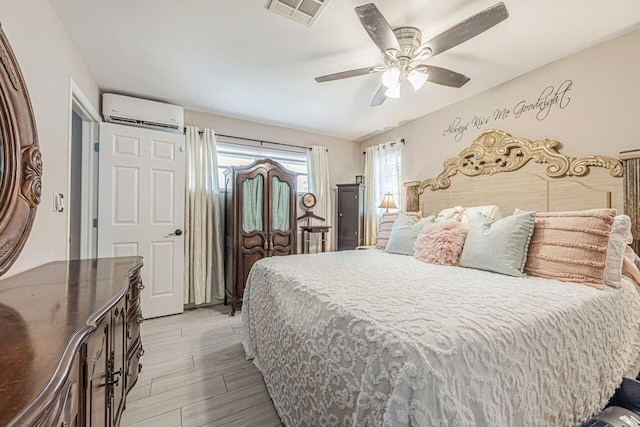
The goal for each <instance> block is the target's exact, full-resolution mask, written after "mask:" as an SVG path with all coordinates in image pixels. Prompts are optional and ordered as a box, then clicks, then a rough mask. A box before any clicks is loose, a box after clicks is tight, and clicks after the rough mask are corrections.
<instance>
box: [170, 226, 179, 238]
mask: <svg viewBox="0 0 640 427" xmlns="http://www.w3.org/2000/svg"><path fill="white" fill-rule="evenodd" d="M181 235H182V230H180V229H179V228H178V229H177V230H176V231H174V232H173V233H169V234H168V235H167V237H169V236H181Z"/></svg>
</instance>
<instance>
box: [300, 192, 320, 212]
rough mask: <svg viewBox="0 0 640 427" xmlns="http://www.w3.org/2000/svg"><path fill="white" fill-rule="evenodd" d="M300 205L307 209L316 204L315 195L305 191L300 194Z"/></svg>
mask: <svg viewBox="0 0 640 427" xmlns="http://www.w3.org/2000/svg"><path fill="white" fill-rule="evenodd" d="M301 200H302V206H304V207H305V208H307V209H311V208H312V207H314V206H315V205H316V202H317V200H316V195H315V194H313V193H305V194H303V195H302V199H301Z"/></svg>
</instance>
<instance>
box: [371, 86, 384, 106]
mask: <svg viewBox="0 0 640 427" xmlns="http://www.w3.org/2000/svg"><path fill="white" fill-rule="evenodd" d="M386 91H387V88H386V87H385V86H384V85H382V86H380V89H378V91H377V92H376V94H375V95H373V99H372V100H371V106H372V107H377V106H378V105H382V104H384V101H386V100H387V95H385V94H384V93H385V92H386Z"/></svg>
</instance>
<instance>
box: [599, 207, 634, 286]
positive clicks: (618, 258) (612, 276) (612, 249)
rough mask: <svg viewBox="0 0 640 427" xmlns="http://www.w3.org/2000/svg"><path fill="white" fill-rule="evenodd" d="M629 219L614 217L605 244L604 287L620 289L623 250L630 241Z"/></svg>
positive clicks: (621, 216) (625, 216)
mask: <svg viewBox="0 0 640 427" xmlns="http://www.w3.org/2000/svg"><path fill="white" fill-rule="evenodd" d="M632 239H633V237H632V235H631V218H629V217H628V216H627V215H616V217H615V218H614V219H613V225H612V226H611V233H610V234H609V243H608V244H607V257H606V260H605V268H604V277H603V279H604V280H603V281H604V284H605V285H608V286H611V287H612V288H620V287H622V261H623V260H624V250H625V248H626V246H627V243H629V240H632Z"/></svg>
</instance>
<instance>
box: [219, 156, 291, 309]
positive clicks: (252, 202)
mask: <svg viewBox="0 0 640 427" xmlns="http://www.w3.org/2000/svg"><path fill="white" fill-rule="evenodd" d="M224 174H225V178H224V182H225V275H226V281H225V282H226V288H225V297H224V303H225V304H227V303H229V302H230V303H231V315H232V316H233V315H234V314H235V312H236V308H237V307H238V306H239V305H240V304H241V303H242V296H243V295H244V286H245V283H246V282H247V277H248V276H249V271H250V270H251V267H252V266H253V264H254V263H255V262H256V261H258V260H260V259H262V258H265V257H270V256H281V255H292V254H295V253H296V247H297V246H296V231H297V230H296V174H295V173H293V172H291V171H289V170H287V169H285V168H284V167H283V166H282V165H280V164H279V163H278V162H274V161H273V160H271V159H263V160H258V161H255V162H254V163H252V164H250V165H247V166H231V167H229V168H227V170H225V172H224Z"/></svg>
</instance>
